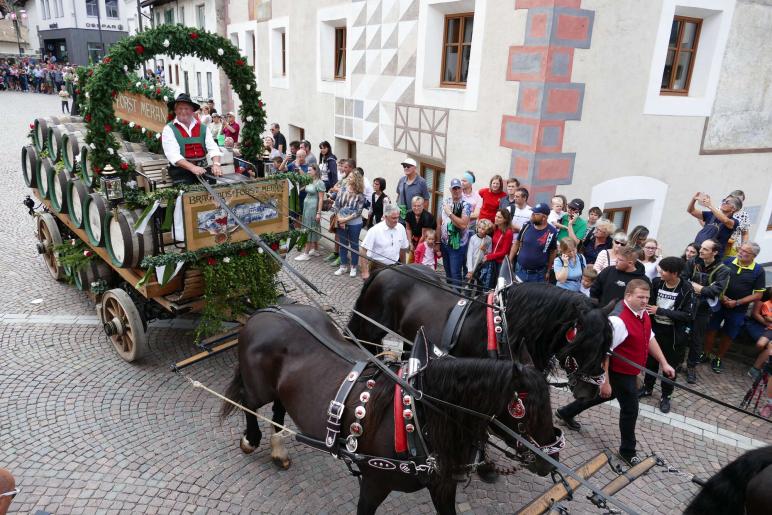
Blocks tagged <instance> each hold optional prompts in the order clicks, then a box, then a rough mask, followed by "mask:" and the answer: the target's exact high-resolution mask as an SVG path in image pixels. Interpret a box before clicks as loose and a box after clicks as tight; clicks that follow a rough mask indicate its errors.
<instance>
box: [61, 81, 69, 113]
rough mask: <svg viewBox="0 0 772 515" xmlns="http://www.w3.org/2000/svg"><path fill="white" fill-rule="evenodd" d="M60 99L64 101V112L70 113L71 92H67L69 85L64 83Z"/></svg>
mask: <svg viewBox="0 0 772 515" xmlns="http://www.w3.org/2000/svg"><path fill="white" fill-rule="evenodd" d="M59 99H60V100H61V101H62V113H67V114H70V104H69V100H70V94H69V93H67V86H64V85H62V89H61V90H59Z"/></svg>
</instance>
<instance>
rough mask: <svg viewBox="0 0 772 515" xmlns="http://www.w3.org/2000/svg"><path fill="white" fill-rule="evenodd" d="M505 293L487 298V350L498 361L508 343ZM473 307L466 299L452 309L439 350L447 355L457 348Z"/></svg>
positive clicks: (501, 291)
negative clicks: (500, 352)
mask: <svg viewBox="0 0 772 515" xmlns="http://www.w3.org/2000/svg"><path fill="white" fill-rule="evenodd" d="M503 292H504V290H498V291H491V292H489V293H488V296H487V307H486V308H485V321H486V326H487V328H488V332H487V340H486V349H487V351H488V356H489V357H490V358H492V359H498V357H499V350H500V349H501V348H502V347H503V346H504V345H505V343H506V340H505V338H506V336H507V332H506V331H505V326H506V318H505V317H504V313H505V311H506V306H505V304H504V295H503ZM471 305H472V303H471V302H469V301H467V300H466V299H461V300H459V301H458V302H457V303H456V304H455V305H454V306H453V309H451V311H450V315H449V316H448V321H447V322H446V323H445V327H444V328H443V330H442V340H441V342H440V347H439V349H442V351H444V352H446V353H450V352H451V351H452V350H453V348H454V347H455V346H456V343H457V342H458V338H459V336H460V334H461V328H462V327H463V326H464V322H465V321H466V317H467V315H468V314H469V308H470V307H471ZM510 352H511V349H510Z"/></svg>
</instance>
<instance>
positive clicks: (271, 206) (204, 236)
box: [182, 181, 289, 251]
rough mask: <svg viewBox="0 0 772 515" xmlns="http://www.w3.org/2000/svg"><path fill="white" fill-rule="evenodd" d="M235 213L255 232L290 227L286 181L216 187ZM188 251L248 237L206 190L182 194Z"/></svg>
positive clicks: (283, 229) (284, 229) (282, 229)
mask: <svg viewBox="0 0 772 515" xmlns="http://www.w3.org/2000/svg"><path fill="white" fill-rule="evenodd" d="M217 193H219V194H220V196H222V198H223V199H224V200H225V202H226V203H227V204H228V207H230V208H231V209H232V210H233V212H234V213H235V214H236V216H237V217H238V218H239V219H240V220H241V221H242V222H244V223H245V224H246V225H248V226H249V228H250V229H252V230H253V231H254V232H255V233H257V234H263V233H269V232H283V231H288V230H289V218H288V214H289V213H288V205H287V203H288V200H289V193H288V189H287V181H259V182H254V183H242V184H240V185H238V186H230V187H225V188H217ZM182 213H183V220H184V225H185V245H186V246H187V250H189V251H191V250H198V249H201V248H204V247H211V246H213V245H217V244H220V243H225V242H226V241H230V242H238V241H244V240H247V239H249V236H248V235H247V234H246V233H245V232H244V231H243V230H242V229H241V228H240V227H239V226H238V224H237V223H236V220H235V219H234V218H233V216H231V215H230V214H228V213H227V212H226V211H225V209H223V208H222V207H220V205H219V204H218V203H217V201H215V200H214V199H213V198H212V196H211V195H210V194H209V192H207V191H195V192H187V193H185V194H184V195H183V196H182Z"/></svg>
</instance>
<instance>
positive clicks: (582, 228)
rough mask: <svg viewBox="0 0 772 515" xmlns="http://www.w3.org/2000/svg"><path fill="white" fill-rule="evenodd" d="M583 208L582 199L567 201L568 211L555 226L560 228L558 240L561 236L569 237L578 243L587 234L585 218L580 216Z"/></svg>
mask: <svg viewBox="0 0 772 515" xmlns="http://www.w3.org/2000/svg"><path fill="white" fill-rule="evenodd" d="M583 210H584V201H583V200H582V199H580V198H575V199H574V200H572V201H571V202H569V203H568V213H566V214H564V215H563V218H561V219H560V223H559V224H556V225H555V226H556V227H557V228H559V229H560V231H559V232H558V241H560V240H562V239H563V238H571V239H572V240H574V242H575V243H576V244H577V245H578V244H579V242H581V241H582V240H583V239H584V237H585V236H586V235H587V220H585V219H584V218H582V211H583Z"/></svg>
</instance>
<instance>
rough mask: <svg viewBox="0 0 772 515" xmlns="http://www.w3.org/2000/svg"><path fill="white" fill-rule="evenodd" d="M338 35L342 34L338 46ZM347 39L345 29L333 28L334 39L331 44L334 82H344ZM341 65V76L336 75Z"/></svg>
mask: <svg viewBox="0 0 772 515" xmlns="http://www.w3.org/2000/svg"><path fill="white" fill-rule="evenodd" d="M338 34H343V37H342V38H341V39H342V41H341V42H340V45H339V44H338ZM347 39H348V31H347V30H346V27H345V26H344V27H335V37H334V40H333V41H334V44H333V53H334V55H333V69H332V76H333V79H335V80H346V44H347ZM341 63H342V64H343V74H342V75H339V74H338V67H339V65H340V64H341Z"/></svg>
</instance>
